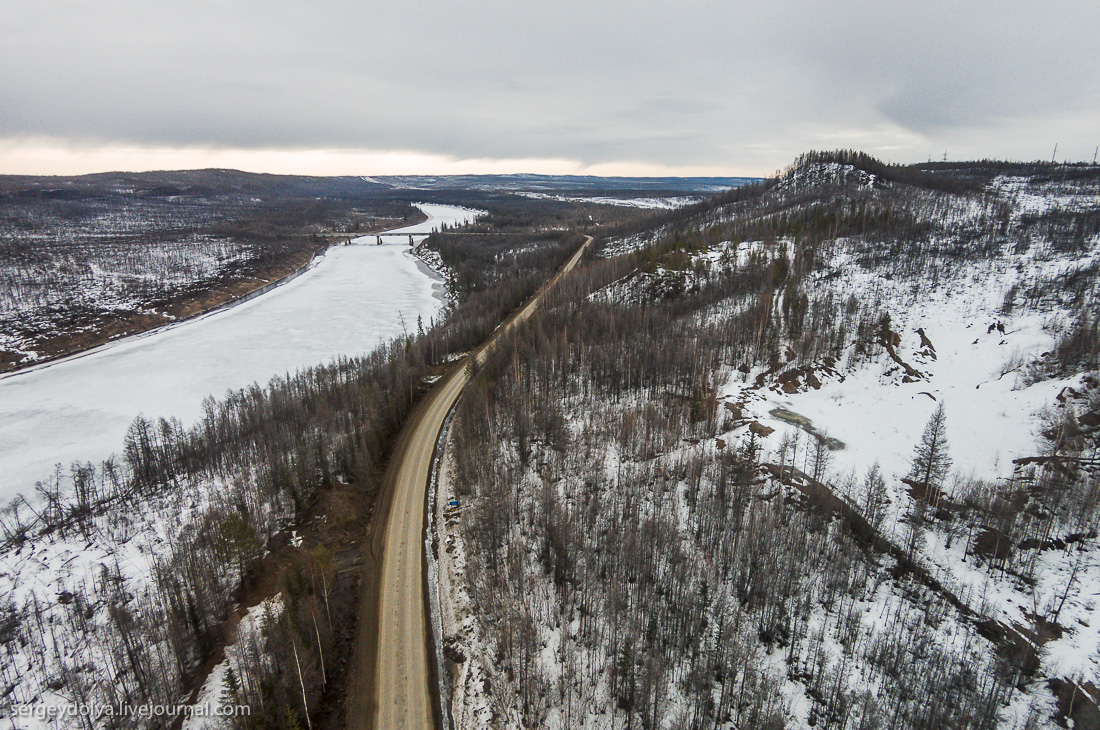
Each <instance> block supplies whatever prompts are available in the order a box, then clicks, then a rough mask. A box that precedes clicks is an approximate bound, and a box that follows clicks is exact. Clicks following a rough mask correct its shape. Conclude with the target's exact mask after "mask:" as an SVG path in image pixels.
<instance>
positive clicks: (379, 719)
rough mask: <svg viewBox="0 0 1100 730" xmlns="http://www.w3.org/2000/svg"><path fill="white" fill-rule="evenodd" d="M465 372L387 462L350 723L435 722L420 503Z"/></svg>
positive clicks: (419, 412) (427, 405)
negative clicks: (441, 434) (443, 430)
mask: <svg viewBox="0 0 1100 730" xmlns="http://www.w3.org/2000/svg"><path fill="white" fill-rule="evenodd" d="M591 243H592V237H591V236H587V237H586V238H585V242H584V244H583V245H582V246H581V247H580V248H579V249H577V252H576V253H574V254H573V256H572V257H570V259H569V261H567V262H566V263H565V265H564V266H563V267H562V268H561V269H560V270H559V271H558V273H557V274H555V275H554V277H553V278H552V279H550V281H548V282H547V283H546V285H544V286H543V288H542V289H540V290H539V292H538V293H536V294H535V296H534V297H532V298H531V300H530V301H529V302H527V304H526V305H525V306H524V307H523V308H522V309H520V310H519V311H518V312H516V313H514V314H513V315H511V316H510V317H509V318H508V319H507V320H505V323H504V324H503V325H502V326H501V327H499V328H498V329H497V331H496V332H494V333H493V336H492V337H491V338H490V339H489V341H488V342H487V343H485V344H484V345H482V346H481V347H480V348H479V349H478V350H476V351H475V352H474V353H473V354H472V355H470V356H469V357H468V358H467V360H466V361H465V362H466V363H469V358H474V359H475V360H476V362H477V363H478V364H481V363H482V362H484V360H485V357H486V354H487V352H488V351H489V349H490V348H492V347H493V346H494V345H495V344H496V342H497V341H498V339H499V338H500V336H501V335H502V334H503V333H505V332H507V331H508V330H509V329H510V328H511V327H512V326H514V325H515V324H517V323H519V322H523V321H524V320H526V319H527V318H528V317H530V316H531V314H532V313H534V311H535V309H536V308H537V307H538V303H539V301H540V300H541V298H542V296H543V294H544V293H545V292H546V291H547V290H548V289H549V288H550V287H552V286H553V285H554V284H555V283H557V281H558V279H560V278H561V277H562V276H563V275H564V274H566V273H567V272H569V271H571V270H572V269H573V268H574V267H575V266H576V265H577V262H578V261H580V258H581V256H582V255H583V254H584V251H585V249H587V248H588V246H589V245H590V244H591ZM469 377H470V376H469V368H468V367H467V366H466V364H464V365H462V366H461V367H456V368H455V369H454V370H452V371H451V372H450V373H449V374H448V375H446V376H444V378H443V379H442V380H441V381H440V382H438V383H437V384H436V386H435V387H434V388H433V389H432V390H431V391H430V392H429V393H428V395H427V396H425V398H424V400H423V401H421V403H420V404H419V405H418V406H417V408H416V409H414V410H413V412H412V414H410V416H409V419H408V421H407V422H406V423H405V426H404V428H403V429H402V431H401V435H400V436H399V437H398V441H397V444H396V446H395V449H394V453H393V457H392V458H391V460H390V466H389V469H388V470H387V472H386V476H385V480H384V483H383V487H382V497H381V499H380V503H379V510H378V514H377V515H376V517H375V520H374V526H373V528H372V534H371V535H370V540H369V545H368V548H369V554H368V555H367V556H366V560H365V567H364V574H363V580H362V583H361V588H360V590H361V595H362V599H361V600H362V604H361V606H360V613H359V628H358V634H357V636H356V647H355V652H354V655H353V658H352V661H353V663H354V665H353V668H352V675H351V679H350V683H349V686H348V700H347V703H348V706H347V710H348V713H347V727H348V728H354V729H355V730H358V729H359V728H384V729H385V730H397V729H398V728H425V729H426V728H433V727H434V726H435V721H434V717H433V706H432V697H433V694H434V690H433V687H432V683H433V682H434V678H433V676H432V675H433V670H432V661H431V658H430V657H429V655H428V636H429V629H428V618H427V609H426V601H425V597H424V569H425V560H424V555H423V552H422V551H423V547H424V524H425V502H426V493H427V485H428V477H429V475H430V473H431V467H432V456H433V454H434V450H435V444H436V441H437V439H438V438H439V432H440V430H441V429H442V428H443V421H444V420H445V419H446V417H447V414H448V413H449V412H450V411H451V408H453V407H454V404H455V402H456V401H457V400H458V396H459V395H460V394H461V393H462V388H463V387H464V386H465V385H466V382H467V380H468V379H469Z"/></svg>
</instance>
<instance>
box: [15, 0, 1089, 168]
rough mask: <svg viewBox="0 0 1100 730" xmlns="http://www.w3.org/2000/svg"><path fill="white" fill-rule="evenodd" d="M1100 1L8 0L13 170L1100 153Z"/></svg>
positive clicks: (715, 162) (635, 163)
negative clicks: (842, 152) (842, 151)
mask: <svg viewBox="0 0 1100 730" xmlns="http://www.w3.org/2000/svg"><path fill="white" fill-rule="evenodd" d="M1097 28H1100V3H1097V2H1095V0H1080V1H1078V0H1048V1H1045V2H1039V1H1038V0H1029V1H1027V2H1022V1H1020V0H999V1H997V2H989V1H986V0H972V1H969V2H968V1H967V0H951V1H950V2H948V1H944V0H925V1H924V2H908V1H907V0H900V1H897V2H895V1H890V2H883V0H873V1H872V0H856V1H852V2H833V1H825V0H823V1H819V2H815V1H813V0H810V1H809V2H807V1H806V0H801V1H796V0H769V1H768V2H753V3H747V2H742V0H721V1H712V0H676V1H675V2H673V1H671V0H666V1H664V2H653V1H651V0H634V1H633V2H625V1H622V0H585V1H584V2H581V1H579V0H556V1H555V2H523V0H507V1H505V0H467V1H466V2H462V3H458V2H439V1H436V2H427V1H426V0H400V1H399V2H394V1H393V0H390V1H388V2H377V1H376V0H316V1H315V2H313V3H308V4H307V3H304V2H301V1H300V0H296V1H294V2H289V1H286V0H263V1H262V2H258V1H257V2H253V1H251V0H188V2H173V3H162V2H155V1H150V0H142V1H141V2H137V1H135V0H33V1H32V0H3V2H2V3H0V173H19V174H79V173H86V172H97V171H107V170H149V169H183V168H201V167H229V168H237V169H245V170H251V171H258V172H279V173H301V174H321V175H326V174H363V175H384V174H402V173H404V174H447V173H510V172H539V173H550V174H552V173H559V174H566V173H575V174H582V173H583V174H596V175H600V174H604V175H770V174H773V173H774V172H775V171H776V170H778V169H780V168H782V167H783V166H784V165H786V164H788V163H790V162H791V161H792V160H793V158H794V157H795V156H796V155H798V154H799V153H801V152H805V151H807V150H810V149H835V148H841V147H843V148H855V149H861V150H864V151H866V152H869V153H871V154H874V155H876V156H878V157H880V158H882V159H883V160H887V161H894V162H920V161H925V160H927V159H928V158H934V159H942V158H943V156H944V155H945V154H946V155H947V157H948V159H955V160H957V159H973V158H983V157H995V158H1007V159H1024V160H1033V159H1051V158H1052V157H1053V156H1054V154H1055V153H1054V148H1055V145H1057V146H1058V147H1057V158H1058V159H1059V160H1060V161H1079V160H1088V161H1091V160H1092V159H1093V155H1094V151H1095V149H1096V147H1097V145H1100V60H1098V57H1097V51H1098V49H1100V43H1098V42H1097V40H1096V29H1097Z"/></svg>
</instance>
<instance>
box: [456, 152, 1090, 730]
mask: <svg viewBox="0 0 1100 730" xmlns="http://www.w3.org/2000/svg"><path fill="white" fill-rule="evenodd" d="M599 244H600V247H601V251H602V253H601V255H602V257H603V259H602V261H598V262H595V263H594V264H593V265H592V266H590V267H588V269H587V270H586V271H585V272H584V273H583V274H582V275H580V276H577V277H575V278H574V279H573V280H572V284H571V288H567V289H566V290H565V291H562V292H561V294H560V296H559V297H558V299H557V303H556V305H555V306H550V307H547V308H546V309H545V310H544V311H543V313H542V314H541V315H540V317H539V318H538V320H537V321H536V322H535V323H534V324H533V325H532V326H531V327H530V328H527V329H526V330H524V331H522V332H517V333H516V334H515V336H514V340H513V343H512V346H511V348H502V351H501V353H500V355H499V357H498V358H497V359H496V360H495V361H494V362H493V363H490V364H489V365H487V366H486V368H485V369H484V371H483V373H482V374H481V375H480V377H479V379H478V381H477V383H476V390H475V391H474V392H473V393H470V394H469V395H468V397H466V398H465V399H464V400H463V402H462V404H461V405H460V407H459V410H458V414H457V416H456V418H455V422H454V426H453V431H452V433H453V437H452V441H451V447H450V451H449V453H450V457H449V459H450V461H449V464H450V467H449V470H448V472H447V474H446V475H445V478H444V480H443V481H442V485H443V486H442V489H443V490H444V491H443V494H442V499H444V500H446V499H450V498H454V499H458V500H459V502H460V504H461V505H462V506H461V508H460V509H459V511H458V513H457V514H453V515H452V516H450V517H448V518H447V520H446V521H445V522H444V524H443V526H442V527H441V528H440V533H439V534H437V535H436V539H437V540H439V541H440V542H439V543H438V544H439V545H440V546H441V548H440V556H441V571H443V576H444V579H443V584H444V586H445V587H447V599H446V600H445V604H446V603H447V602H448V601H449V602H450V605H452V606H453V615H452V616H451V617H450V618H449V619H447V621H448V623H446V625H445V632H446V634H447V636H446V641H445V645H446V647H447V651H448V656H450V657H451V659H452V661H453V662H454V664H453V667H452V668H453V669H454V671H453V676H454V677H455V682H454V688H453V690H454V693H453V694H454V700H453V706H452V710H453V712H454V714H455V717H456V721H457V722H458V723H459V725H460V726H465V725H471V726H472V725H476V724H478V723H487V722H495V723H498V724H501V725H503V726H508V727H530V726H551V727H592V728H595V727H616V728H620V727H669V726H677V727H700V728H711V727H768V728H779V727H792V728H800V727H829V728H874V727H915V728H943V727H973V728H993V727H1000V728H1034V727H1059V726H1064V724H1065V723H1068V721H1069V720H1070V719H1072V720H1073V721H1074V723H1075V725H1074V726H1075V727H1082V726H1085V727H1094V726H1095V723H1096V721H1097V717H1098V715H1097V709H1096V684H1097V682H1098V679H1100V677H1098V672H1097V658H1098V654H1097V652H1098V650H1100V614H1098V611H1100V608H1098V606H1097V603H1096V601H1095V597H1094V596H1095V594H1096V593H1097V591H1098V590H1100V585H1098V584H1097V576H1098V575H1100V552H1098V551H1097V547H1096V541H1097V528H1098V521H1100V513H1098V506H1100V457H1098V453H1097V442H1098V438H1100V379H1098V377H1097V368H1098V363H1097V360H1098V349H1100V344H1098V343H1100V337H1098V334H1100V333H1098V332H1097V322H1098V318H1100V298H1098V291H1100V289H1098V286H1097V274H1098V271H1100V170H1098V168H1096V167H1095V166H1055V165H1043V164H1016V163H1000V162H978V163H965V164H956V165H944V164H932V165H919V166H913V167H898V166H891V165H886V164H883V163H881V162H879V161H877V160H874V159H873V158H870V157H868V156H866V155H862V154H859V153H852V152H839V153H812V154H808V155H805V156H803V157H801V158H799V159H798V160H796V161H795V162H794V163H793V164H792V165H791V166H790V167H789V168H787V169H786V170H784V171H782V172H781V173H780V174H779V175H778V176H777V177H776V178H774V179H770V180H767V181H762V182H759V183H756V184H753V185H747V186H744V187H740V188H737V189H735V190H732V191H730V192H728V193H725V194H721V195H718V196H716V197H715V198H713V199H710V200H708V201H705V202H702V203H699V204H697V205H694V206H689V207H685V208H682V209H679V210H676V211H672V212H667V213H663V214H661V215H659V216H656V217H652V218H650V219H649V220H648V221H647V222H646V223H644V224H642V223H635V224H631V225H623V226H620V227H619V228H617V229H616V230H615V231H613V232H610V233H608V234H606V235H604V236H603V237H602V238H601V239H600V240H599ZM444 545H445V546H446V549H442V546H444Z"/></svg>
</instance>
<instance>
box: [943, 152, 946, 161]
mask: <svg viewBox="0 0 1100 730" xmlns="http://www.w3.org/2000/svg"><path fill="white" fill-rule="evenodd" d="M943 161H944V162H947V150H944V151H943Z"/></svg>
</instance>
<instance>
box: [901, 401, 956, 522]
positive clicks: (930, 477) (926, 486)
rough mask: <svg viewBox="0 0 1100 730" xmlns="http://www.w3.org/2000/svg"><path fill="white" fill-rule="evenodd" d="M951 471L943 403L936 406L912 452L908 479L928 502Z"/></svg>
mask: <svg viewBox="0 0 1100 730" xmlns="http://www.w3.org/2000/svg"><path fill="white" fill-rule="evenodd" d="M950 469H951V457H950V456H949V455H948V453H947V416H946V415H945V414H944V412H943V403H940V404H939V405H938V406H936V410H935V412H934V413H932V417H931V418H929V419H928V424H927V425H925V427H924V433H923V434H922V435H921V437H920V443H919V444H917V447H916V448H915V449H914V450H913V465H912V467H911V468H910V470H909V479H910V480H911V481H912V482H913V483H914V484H915V485H916V486H918V487H920V489H921V492H922V493H923V494H924V499H925V501H928V499H929V497H930V496H931V492H932V490H933V489H936V490H938V489H939V488H940V485H941V484H942V483H943V480H944V479H945V478H946V477H947V474H948V472H949V471H950ZM937 501H938V500H937Z"/></svg>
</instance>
